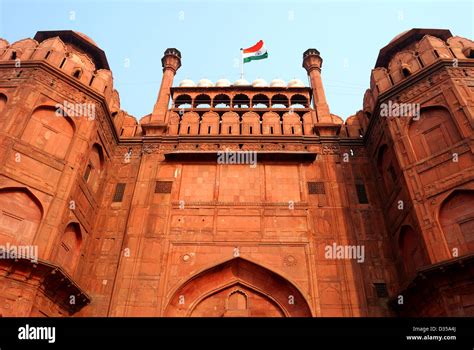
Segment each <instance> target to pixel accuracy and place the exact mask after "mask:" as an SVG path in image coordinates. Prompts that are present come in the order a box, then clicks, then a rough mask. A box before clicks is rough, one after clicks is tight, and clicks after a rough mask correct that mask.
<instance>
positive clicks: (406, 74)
mask: <svg viewBox="0 0 474 350" xmlns="http://www.w3.org/2000/svg"><path fill="white" fill-rule="evenodd" d="M402 74H403V77H405V78H408V77H409V76H410V75H411V72H410V70H409V69H408V68H402Z"/></svg>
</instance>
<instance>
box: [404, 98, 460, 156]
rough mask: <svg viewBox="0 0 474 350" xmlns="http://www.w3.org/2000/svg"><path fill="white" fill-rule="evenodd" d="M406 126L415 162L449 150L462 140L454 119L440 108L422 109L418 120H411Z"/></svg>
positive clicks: (445, 110)
mask: <svg viewBox="0 0 474 350" xmlns="http://www.w3.org/2000/svg"><path fill="white" fill-rule="evenodd" d="M408 125H409V126H408V136H409V140H410V142H411V145H412V149H413V152H414V155H415V157H416V160H417V161H419V160H421V159H424V158H427V157H430V156H431V155H432V154H435V153H438V152H441V151H443V150H447V149H449V148H450V147H451V146H452V145H453V144H455V143H457V142H459V141H460V140H461V138H462V137H461V134H460V132H459V130H458V128H457V125H456V121H455V119H454V117H453V116H452V115H451V113H450V112H449V110H448V109H446V108H445V107H441V106H430V107H424V108H422V109H421V111H420V118H419V120H414V119H412V120H410V122H409V123H408Z"/></svg>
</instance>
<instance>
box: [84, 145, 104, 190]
mask: <svg viewBox="0 0 474 350" xmlns="http://www.w3.org/2000/svg"><path fill="white" fill-rule="evenodd" d="M103 169H104V153H103V151H102V147H101V146H99V145H98V144H97V143H96V144H94V146H93V147H92V150H91V153H90V156H89V162H88V163H87V166H86V169H85V170H84V181H85V182H86V183H87V184H88V185H89V187H90V189H91V190H92V192H94V193H96V192H97V190H98V188H99V185H100V181H101V179H102V175H103Z"/></svg>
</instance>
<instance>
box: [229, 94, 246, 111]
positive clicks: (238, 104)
mask: <svg viewBox="0 0 474 350" xmlns="http://www.w3.org/2000/svg"><path fill="white" fill-rule="evenodd" d="M232 104H233V106H234V108H249V107H250V98H249V97H248V96H247V95H244V94H237V95H235V96H234V98H233V99H232Z"/></svg>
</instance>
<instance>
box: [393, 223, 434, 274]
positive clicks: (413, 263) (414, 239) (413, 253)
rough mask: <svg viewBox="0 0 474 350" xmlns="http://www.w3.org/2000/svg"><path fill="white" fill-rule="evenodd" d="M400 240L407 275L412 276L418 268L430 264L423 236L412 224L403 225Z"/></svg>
mask: <svg viewBox="0 0 474 350" xmlns="http://www.w3.org/2000/svg"><path fill="white" fill-rule="evenodd" d="M398 242H399V246H400V253H401V256H402V260H403V266H404V269H405V276H406V277H407V278H412V277H414V274H415V273H416V270H417V269H419V268H420V267H423V266H425V265H428V264H429V261H428V258H427V254H426V250H425V245H424V242H423V238H422V237H421V235H420V234H419V233H417V232H415V230H414V229H413V228H412V227H411V226H403V227H402V228H401V230H400V236H399V239H398Z"/></svg>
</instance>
